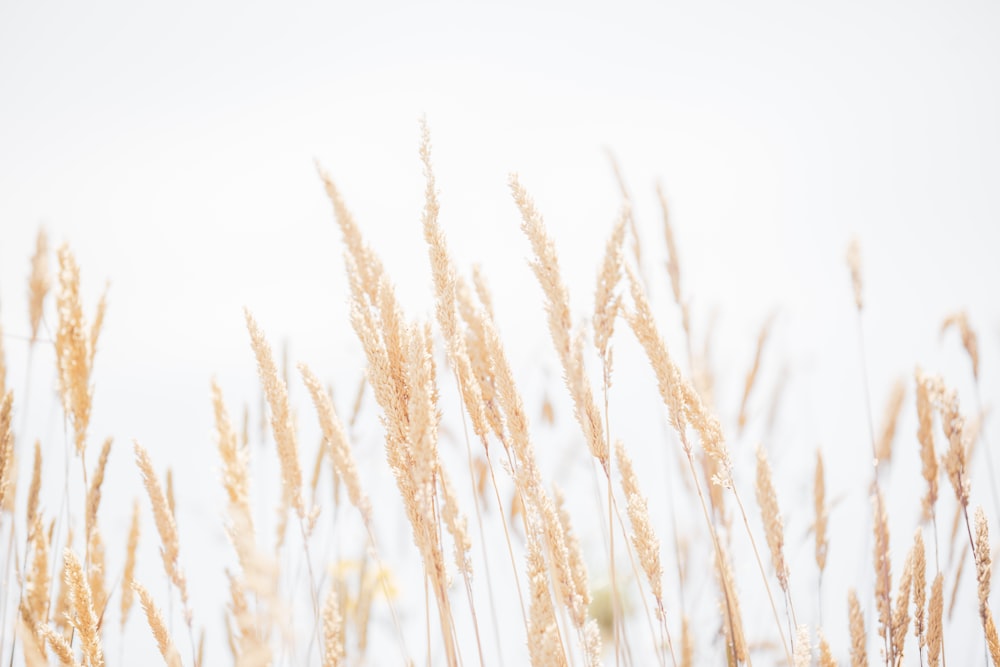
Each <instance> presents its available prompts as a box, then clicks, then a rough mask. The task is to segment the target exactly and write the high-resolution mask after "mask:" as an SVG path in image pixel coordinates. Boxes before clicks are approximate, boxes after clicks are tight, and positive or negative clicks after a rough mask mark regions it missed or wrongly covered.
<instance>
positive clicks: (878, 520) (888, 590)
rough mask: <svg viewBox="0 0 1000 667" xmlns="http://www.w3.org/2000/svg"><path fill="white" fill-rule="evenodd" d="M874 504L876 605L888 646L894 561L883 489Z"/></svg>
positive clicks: (879, 623) (880, 630) (877, 492)
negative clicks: (891, 552)
mask: <svg viewBox="0 0 1000 667" xmlns="http://www.w3.org/2000/svg"><path fill="white" fill-rule="evenodd" d="M874 505H875V507H874V511H875V526H874V532H875V548H874V550H873V551H872V555H873V558H874V566H875V606H876V608H877V610H878V628H879V629H878V632H879V636H881V637H884V638H885V640H886V647H887V648H888V643H889V640H890V638H891V635H890V630H891V627H892V599H891V596H892V571H891V568H892V562H891V560H890V558H889V517H888V515H887V513H886V510H885V499H884V498H883V497H882V490H881V489H878V490H876V492H875V498H874Z"/></svg>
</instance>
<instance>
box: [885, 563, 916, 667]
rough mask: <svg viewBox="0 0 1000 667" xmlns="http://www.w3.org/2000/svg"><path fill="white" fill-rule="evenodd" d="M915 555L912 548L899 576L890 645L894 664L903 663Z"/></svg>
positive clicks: (908, 625)
mask: <svg viewBox="0 0 1000 667" xmlns="http://www.w3.org/2000/svg"><path fill="white" fill-rule="evenodd" d="M914 558H915V555H914V551H913V550H912V549H911V550H910V553H909V554H908V555H907V558H906V562H905V563H904V564H903V573H902V574H901V575H900V577H899V586H898V588H897V589H896V609H895V611H894V612H893V614H892V628H891V629H890V646H891V650H892V653H891V655H892V660H893V664H894V665H902V664H903V648H904V646H905V644H906V633H907V631H908V630H909V627H910V591H911V590H912V588H913V561H914Z"/></svg>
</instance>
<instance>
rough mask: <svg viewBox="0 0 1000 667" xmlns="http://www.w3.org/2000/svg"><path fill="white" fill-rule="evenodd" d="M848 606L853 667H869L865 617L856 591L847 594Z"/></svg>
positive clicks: (852, 590)
mask: <svg viewBox="0 0 1000 667" xmlns="http://www.w3.org/2000/svg"><path fill="white" fill-rule="evenodd" d="M847 605H848V620H849V622H850V631H851V667H868V649H867V640H866V637H865V617H864V615H863V614H862V613H861V604H860V603H859V602H858V596H857V594H856V593H855V592H854V589H851V590H850V591H849V592H848V593H847Z"/></svg>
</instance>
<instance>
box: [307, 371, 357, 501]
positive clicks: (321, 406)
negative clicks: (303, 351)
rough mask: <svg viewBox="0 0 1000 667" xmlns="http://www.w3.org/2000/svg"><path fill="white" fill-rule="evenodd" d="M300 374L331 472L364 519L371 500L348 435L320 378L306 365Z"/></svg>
mask: <svg viewBox="0 0 1000 667" xmlns="http://www.w3.org/2000/svg"><path fill="white" fill-rule="evenodd" d="M299 372H300V373H301V374H302V381H303V382H304V383H305V385H306V388H307V389H308V390H309V395H310V396H311V397H312V401H313V405H314V406H315V408H316V414H317V415H318V416H319V422H320V427H321V428H322V430H323V440H324V443H325V444H326V446H327V449H328V450H329V452H330V457H331V459H332V460H333V466H334V469H335V470H336V472H337V475H338V477H339V478H340V479H341V480H342V481H343V482H344V485H345V486H346V487H347V496H348V498H350V500H351V504H352V505H354V506H355V507H356V508H357V509H358V511H360V512H361V514H362V516H363V517H365V519H366V520H367V519H368V517H370V515H371V501H370V500H369V499H368V496H367V495H365V493H364V491H363V490H362V488H361V479H360V477H359V476H358V468H357V465H356V464H355V462H354V454H353V453H352V452H351V446H350V443H349V442H348V440H347V434H346V433H345V431H344V426H343V423H342V422H341V421H340V417H339V416H338V415H337V411H336V409H335V408H334V407H333V400H332V399H331V398H330V394H329V393H327V391H326V390H325V389H323V385H322V384H321V383H320V381H319V378H317V377H316V375H315V374H314V373H313V372H312V371H311V370H309V367H308V366H306V365H305V364H299Z"/></svg>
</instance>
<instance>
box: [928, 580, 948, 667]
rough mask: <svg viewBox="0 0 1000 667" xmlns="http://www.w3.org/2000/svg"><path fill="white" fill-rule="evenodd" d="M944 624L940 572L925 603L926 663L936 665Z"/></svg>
mask: <svg viewBox="0 0 1000 667" xmlns="http://www.w3.org/2000/svg"><path fill="white" fill-rule="evenodd" d="M943 624H944V575H943V574H941V573H940V572H938V573H937V576H936V577H934V582H933V583H932V584H931V597H930V600H929V601H928V603H927V664H928V665H929V667H937V664H938V659H939V658H940V657H941V648H942V639H943V636H944V635H943Z"/></svg>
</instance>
